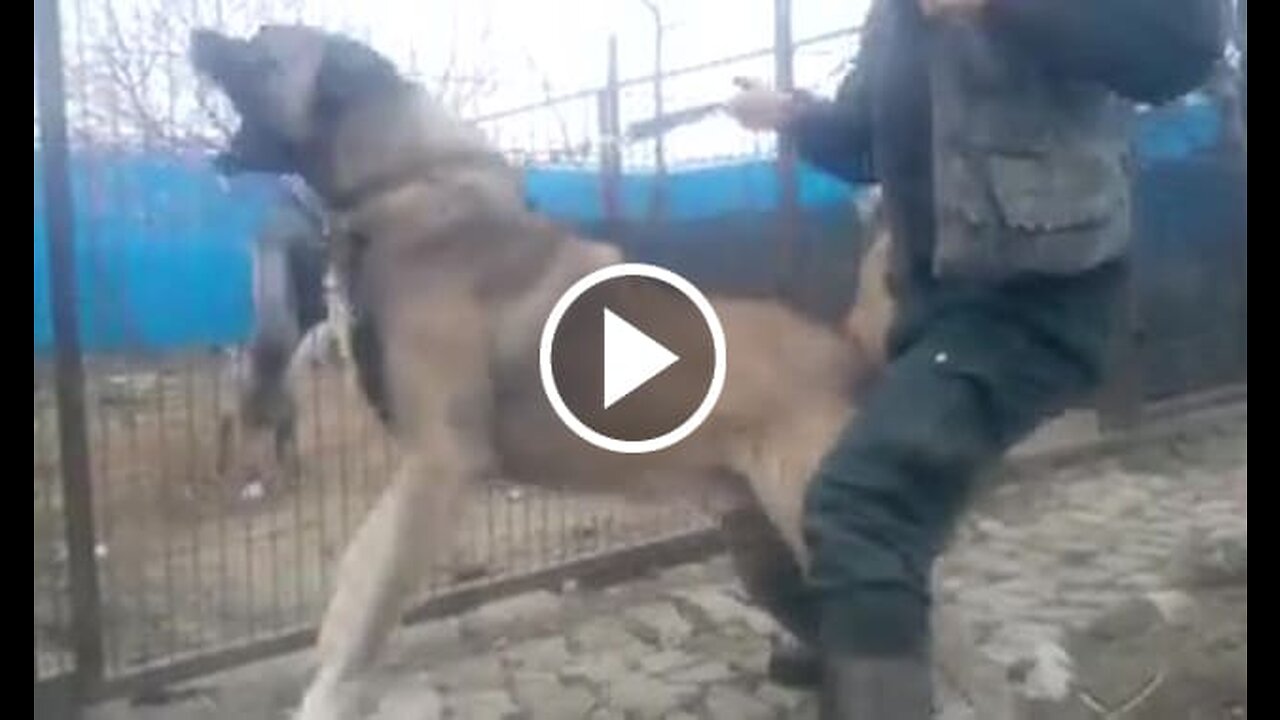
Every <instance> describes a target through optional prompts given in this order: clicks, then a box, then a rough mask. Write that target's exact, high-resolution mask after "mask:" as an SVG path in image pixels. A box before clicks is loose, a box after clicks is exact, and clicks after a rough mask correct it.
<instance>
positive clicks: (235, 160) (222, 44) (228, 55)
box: [190, 29, 293, 175]
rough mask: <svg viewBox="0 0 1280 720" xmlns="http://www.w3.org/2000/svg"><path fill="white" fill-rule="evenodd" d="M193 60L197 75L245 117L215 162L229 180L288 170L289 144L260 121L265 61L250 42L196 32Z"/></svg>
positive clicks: (192, 35)
mask: <svg viewBox="0 0 1280 720" xmlns="http://www.w3.org/2000/svg"><path fill="white" fill-rule="evenodd" d="M190 59H191V64H192V67H193V68H194V69H195V71H196V73H197V74H198V75H199V76H201V77H202V78H204V79H206V80H208V81H209V82H212V83H213V84H214V85H215V86H216V87H217V88H218V90H219V91H221V92H222V93H223V94H224V95H225V96H226V97H227V99H228V100H230V101H231V104H232V106H233V107H234V108H235V110H236V113H237V114H238V115H239V116H240V125H239V127H238V128H237V129H236V131H235V133H234V134H233V135H232V136H231V137H230V139H229V140H228V144H227V147H226V149H225V150H223V151H222V152H220V153H218V154H217V155H216V156H215V157H214V158H213V166H214V168H215V169H216V170H217V171H218V172H219V173H222V174H224V175H231V174H237V173H243V172H255V171H262V172H275V171H279V170H283V169H287V168H288V167H289V164H290V162H291V160H292V159H293V153H292V152H291V150H290V148H289V145H288V143H287V142H286V141H285V140H284V139H283V138H281V137H279V136H278V134H277V133H276V132H275V131H274V130H272V129H271V128H270V127H269V125H268V123H265V122H263V121H261V120H260V119H258V118H257V117H256V116H257V115H258V113H257V111H256V109H257V107H258V106H259V104H260V103H259V102H258V100H257V90H256V88H257V83H258V82H260V77H259V73H260V72H261V66H262V63H263V61H264V60H265V59H266V58H264V56H263V55H262V53H261V52H260V50H258V49H257V48H255V47H254V46H253V45H252V43H250V42H248V41H245V40H240V39H237V38H232V37H228V36H226V35H223V34H221V33H219V32H216V31H213V30H203V29H198V30H194V31H193V32H192V33H191V40H190Z"/></svg>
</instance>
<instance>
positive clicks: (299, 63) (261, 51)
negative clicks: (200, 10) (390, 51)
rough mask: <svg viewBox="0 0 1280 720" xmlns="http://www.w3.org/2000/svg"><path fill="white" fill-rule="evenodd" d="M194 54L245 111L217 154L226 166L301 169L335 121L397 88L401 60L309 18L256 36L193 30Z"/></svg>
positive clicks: (234, 170) (233, 170)
mask: <svg viewBox="0 0 1280 720" xmlns="http://www.w3.org/2000/svg"><path fill="white" fill-rule="evenodd" d="M190 51H191V61H192V64H193V65H194V66H195V69H196V71H197V72H198V73H200V74H201V75H203V76H205V77H207V78H208V79H210V80H212V81H213V82H214V83H215V84H216V85H217V86H218V87H219V88H220V89H221V90H222V91H223V92H224V93H225V94H226V96H227V98H228V99H229V100H230V101H231V104H232V105H233V106H234V107H235V110H236V112H237V114H239V116H240V127H239V129H238V130H237V131H236V134H235V135H234V136H233V137H232V139H231V142H230V146H229V147H228V148H227V149H226V150H225V151H224V152H223V153H222V154H221V155H219V156H218V158H217V160H216V161H215V162H216V164H217V165H218V167H219V168H220V169H221V170H222V171H223V172H225V173H237V172H265V173H280V174H288V173H296V172H302V171H303V170H304V169H305V163H306V162H307V154H308V153H309V152H310V151H311V150H312V149H313V148H314V146H315V143H317V142H323V139H324V138H323V136H324V134H325V132H326V129H327V128H328V127H331V126H332V124H333V123H334V122H335V121H336V120H337V119H338V118H340V117H341V116H342V115H343V113H345V112H347V111H348V110H349V109H350V108H352V107H354V106H356V105H357V104H359V103H363V102H367V101H369V100H370V99H371V98H373V97H375V96H377V95H379V94H382V93H388V92H395V91H396V90H397V89H398V88H400V87H402V86H403V81H402V79H401V77H400V75H399V73H398V72H397V71H396V68H395V66H394V65H393V64H392V63H391V62H390V61H389V60H387V59H386V58H384V57H383V56H382V55H380V54H378V53H377V52H375V51H374V50H372V49H370V48H369V47H367V46H366V45H363V44H361V43H359V42H356V41H354V40H351V39H349V38H346V37H342V36H340V35H335V34H332V33H327V32H324V31H322V30H318V29H316V28H311V27H307V26H303V25H264V26H263V27H261V28H260V29H259V30H258V31H257V33H255V34H254V35H253V36H252V37H250V38H248V39H241V38H235V37H229V36H227V35H224V34H222V33H219V32H216V31H213V30H204V29H201V30H196V31H194V32H193V33H192V35H191V46H190Z"/></svg>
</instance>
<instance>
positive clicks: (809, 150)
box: [783, 69, 875, 184]
mask: <svg viewBox="0 0 1280 720" xmlns="http://www.w3.org/2000/svg"><path fill="white" fill-rule="evenodd" d="M864 77H865V75H864V74H863V73H862V72H860V71H859V70H858V69H855V70H853V71H852V72H851V73H849V75H847V76H846V77H845V79H844V80H843V81H842V82H841V84H840V89H839V90H838V91H837V93H836V97H835V99H834V100H822V99H818V98H815V97H810V96H801V98H800V100H799V102H800V108H799V110H798V111H797V112H796V114H795V116H794V117H793V118H792V119H791V121H790V122H789V123H788V124H787V126H786V127H785V128H783V132H784V133H786V134H787V135H788V136H789V137H790V138H791V139H792V140H793V141H794V142H795V147H796V152H797V154H799V156H800V158H801V159H802V160H804V161H805V162H807V163H809V164H810V165H813V166H814V167H817V168H818V169H820V170H822V171H824V172H826V173H829V174H831V175H834V176H836V177H838V178H840V179H841V180H843V181H845V182H847V183H850V184H853V183H867V182H874V181H875V177H874V175H875V174H874V172H873V169H872V162H871V99H870V97H869V96H868V93H867V91H866V88H865V86H864Z"/></svg>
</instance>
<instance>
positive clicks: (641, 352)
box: [604, 308, 680, 408]
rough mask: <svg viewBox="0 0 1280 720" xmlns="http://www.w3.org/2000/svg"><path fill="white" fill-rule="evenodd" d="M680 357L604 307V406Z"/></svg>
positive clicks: (641, 383)
mask: <svg viewBox="0 0 1280 720" xmlns="http://www.w3.org/2000/svg"><path fill="white" fill-rule="evenodd" d="M679 359H680V357H679V356H678V355H676V354H675V353H673V352H671V351H670V350H668V349H666V348H665V347H663V346H662V344H661V343H659V342H657V341H655V340H654V339H653V338H651V337H649V336H648V335H645V334H644V333H642V332H640V331H639V330H637V329H636V326H635V325H632V324H631V323H629V322H627V321H626V320H623V319H622V318H620V317H618V316H617V315H615V314H614V313H613V311H612V310H610V309H609V308H605V309H604V406H605V407H606V408H609V407H612V406H613V404H614V403H616V402H618V401H619V400H621V399H622V398H624V397H626V396H628V395H630V394H631V391H632V390H635V389H636V388H638V387H640V386H641V385H643V384H645V383H647V382H649V379H650V378H652V377H653V376H654V375H657V374H658V373H660V372H662V371H663V370H666V369H667V368H669V367H671V364H672V363H674V362H675V361H676V360H679Z"/></svg>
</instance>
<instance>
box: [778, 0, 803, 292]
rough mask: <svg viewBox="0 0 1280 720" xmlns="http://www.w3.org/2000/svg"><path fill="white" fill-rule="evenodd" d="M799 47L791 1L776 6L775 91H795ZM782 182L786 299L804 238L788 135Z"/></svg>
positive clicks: (781, 286)
mask: <svg viewBox="0 0 1280 720" xmlns="http://www.w3.org/2000/svg"><path fill="white" fill-rule="evenodd" d="M794 56H795V47H794V44H793V42H792V38H791V0H774V2H773V76H774V87H775V88H776V89H778V90H781V91H783V92H789V91H791V90H793V89H794V88H795V74H794V72H793V67H792V66H793V60H794ZM775 171H776V174H777V178H778V210H779V213H778V219H779V225H780V227H779V232H778V236H777V237H778V247H777V248H776V252H775V266H776V268H777V273H778V276H777V284H778V290H779V291H780V292H781V293H783V294H784V295H785V294H787V293H788V292H790V291H791V285H792V282H791V280H792V275H793V274H794V272H795V270H796V268H795V264H796V257H795V255H796V247H797V245H798V242H797V240H798V238H799V234H800V208H799V206H800V200H799V188H798V181H797V177H796V153H795V146H794V143H793V142H792V141H791V138H790V137H788V136H786V135H785V134H781V135H779V136H778V159H777V165H776V168H775Z"/></svg>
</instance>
